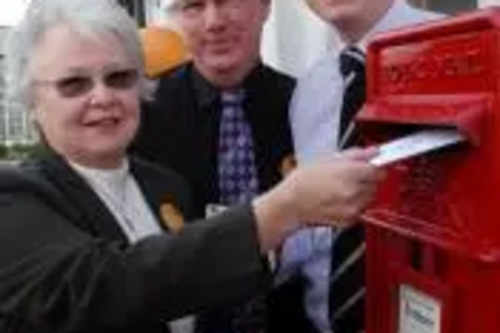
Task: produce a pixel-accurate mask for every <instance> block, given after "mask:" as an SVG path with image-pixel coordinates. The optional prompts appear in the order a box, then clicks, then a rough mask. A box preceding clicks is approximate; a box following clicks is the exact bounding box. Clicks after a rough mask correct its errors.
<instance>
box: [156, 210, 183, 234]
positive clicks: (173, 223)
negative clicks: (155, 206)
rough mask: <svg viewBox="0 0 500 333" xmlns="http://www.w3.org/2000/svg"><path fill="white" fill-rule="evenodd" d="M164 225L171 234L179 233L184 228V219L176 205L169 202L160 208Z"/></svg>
mask: <svg viewBox="0 0 500 333" xmlns="http://www.w3.org/2000/svg"><path fill="white" fill-rule="evenodd" d="M160 216H161V219H162V223H163V224H164V225H165V226H166V227H167V228H168V230H170V231H171V232H174V233H175V232H179V231H180V230H181V229H182V227H183V226H184V217H183V216H182V214H181V212H180V211H179V210H178V209H177V207H175V206H174V204H172V203H170V202H167V203H164V204H162V205H161V206H160Z"/></svg>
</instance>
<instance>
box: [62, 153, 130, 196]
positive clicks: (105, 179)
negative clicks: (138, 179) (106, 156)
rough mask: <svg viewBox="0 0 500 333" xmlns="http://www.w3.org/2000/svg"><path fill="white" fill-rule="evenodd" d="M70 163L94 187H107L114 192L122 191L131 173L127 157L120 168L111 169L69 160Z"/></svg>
mask: <svg viewBox="0 0 500 333" xmlns="http://www.w3.org/2000/svg"><path fill="white" fill-rule="evenodd" d="M68 163H69V165H70V166H71V167H72V168H73V170H75V171H76V172H77V173H78V174H79V175H80V176H82V177H83V178H84V179H86V180H87V181H88V182H89V183H90V185H91V186H92V187H94V186H98V187H105V188H108V189H109V190H111V191H113V192H120V191H121V190H122V189H123V188H124V186H125V183H126V181H127V178H128V177H129V175H130V166H129V162H128V160H127V159H125V160H124V161H123V163H122V165H120V166H119V167H118V168H116V169H109V170H103V169H94V168H89V167H86V166H83V165H81V164H78V163H75V162H72V161H68Z"/></svg>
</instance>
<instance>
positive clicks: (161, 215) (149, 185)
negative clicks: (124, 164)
mask: <svg viewBox="0 0 500 333" xmlns="http://www.w3.org/2000/svg"><path fill="white" fill-rule="evenodd" d="M130 172H131V173H132V175H133V176H134V178H135V180H136V182H137V184H138V186H139V189H140V191H141V193H142V195H143V197H144V199H145V201H146V203H147V205H148V207H149V209H150V211H151V212H153V215H154V217H155V220H156V222H157V223H158V225H159V226H160V228H161V229H163V230H164V231H166V232H176V231H179V230H180V229H181V228H182V227H183V226H184V215H183V214H184V213H185V207H182V204H181V203H180V202H179V199H180V198H179V197H178V194H179V193H178V190H179V189H178V188H176V185H175V181H174V179H169V178H168V176H167V174H162V175H159V174H158V171H157V170H155V169H154V168H152V167H151V165H148V164H147V163H145V162H141V161H140V160H138V159H135V158H133V157H131V158H130ZM181 211H182V212H181Z"/></svg>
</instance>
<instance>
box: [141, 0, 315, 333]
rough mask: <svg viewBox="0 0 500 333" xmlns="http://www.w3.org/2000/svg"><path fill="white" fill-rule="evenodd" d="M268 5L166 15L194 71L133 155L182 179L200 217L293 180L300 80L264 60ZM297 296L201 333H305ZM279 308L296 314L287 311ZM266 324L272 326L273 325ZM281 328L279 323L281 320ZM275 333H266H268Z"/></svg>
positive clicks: (179, 4) (149, 122)
mask: <svg viewBox="0 0 500 333" xmlns="http://www.w3.org/2000/svg"><path fill="white" fill-rule="evenodd" d="M270 6H271V3H270V0H223V1H221V0H175V1H174V2H173V3H172V4H171V5H170V7H169V8H168V13H169V14H170V15H171V18H172V20H173V22H174V23H175V24H176V25H177V26H178V27H179V28H180V31H181V32H182V34H183V37H184V40H185V43H186V47H187V49H188V53H189V54H190V55H191V61H189V62H188V63H186V64H183V65H181V66H179V67H177V68H174V69H173V70H170V71H168V72H166V73H164V74H163V75H161V76H160V79H159V82H158V84H159V85H158V88H157V90H156V93H155V98H154V101H153V102H152V103H151V104H149V105H147V106H146V110H145V111H144V112H143V119H142V126H141V130H140V133H139V136H138V138H137V140H136V143H135V148H134V149H135V151H136V152H137V153H138V154H139V155H141V156H142V157H145V158H147V159H151V160H153V161H155V162H159V163H161V164H163V165H168V166H169V167H172V168H174V169H175V170H176V171H178V172H179V173H181V174H182V175H183V176H184V177H185V178H186V179H187V180H188V181H189V183H190V185H191V187H192V189H193V190H194V206H195V207H194V208H195V212H196V214H197V215H198V216H206V215H210V214H213V213H217V212H219V211H221V210H223V209H224V208H225V207H227V206H228V205H234V204H241V203H245V202H248V201H250V200H251V199H252V198H253V197H255V196H256V195H257V194H259V193H262V192H263V191H265V190H267V189H269V188H270V187H271V186H273V185H274V184H276V183H277V182H278V181H280V180H281V179H282V178H283V177H284V175H285V174H286V172H287V171H288V170H289V165H290V164H291V161H292V159H293V157H292V143H291V136H290V129H289V124H288V107H289V100H290V97H291V94H292V90H293V88H294V80H293V79H291V78H290V77H288V76H286V75H284V74H281V73H278V72H276V71H275V70H273V69H271V68H269V67H268V66H266V65H264V64H263V63H262V62H261V59H260V56H259V50H260V43H261V35H262V29H263V25H264V22H265V21H266V19H267V17H268V14H269V11H270ZM292 290H293V291H296V290H297V289H296V288H295V286H293V287H291V285H288V286H287V287H286V288H285V287H283V289H280V292H279V293H280V294H282V295H283V297H284V298H281V297H269V299H268V300H266V298H268V297H267V295H261V296H260V297H258V298H257V299H256V300H253V301H250V302H249V304H244V305H241V306H235V305H229V306H228V307H227V308H225V309H221V310H220V311H214V312H212V313H210V314H202V315H200V316H198V318H197V327H198V329H199V331H201V332H203V333H236V332H244V333H258V332H264V331H268V330H266V327H269V326H274V325H275V323H276V324H277V325H278V323H279V325H286V326H287V327H280V328H274V329H272V330H273V331H276V332H285V331H286V332H288V333H291V332H301V333H302V332H305V331H306V330H305V329H304V328H303V326H302V324H301V323H300V322H299V321H297V318H299V317H300V311H299V310H297V309H300V304H301V302H300V301H298V300H295V299H293V297H295V296H293V295H301V293H300V292H297V293H292ZM280 300H283V301H282V303H287V304H289V305H290V306H289V309H287V310H286V311H284V310H283V311H284V312H285V313H286V317H281V316H280V315H279V314H278V315H274V314H272V313H271V314H270V315H269V307H268V306H267V305H268V304H267V303H268V302H267V301H270V302H272V303H273V306H272V307H270V309H271V311H274V310H276V311H278V312H279V311H280V310H282V307H281V305H280V304H281V301H280ZM266 317H267V318H266ZM274 319H276V321H275V320H274ZM270 330H271V329H269V331H270Z"/></svg>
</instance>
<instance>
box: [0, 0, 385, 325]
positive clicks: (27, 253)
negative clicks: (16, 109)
mask: <svg viewBox="0 0 500 333" xmlns="http://www.w3.org/2000/svg"><path fill="white" fill-rule="evenodd" d="M7 50H8V52H9V53H8V55H7V64H8V68H7V69H8V74H9V76H8V78H9V81H8V82H9V84H10V87H11V88H12V92H13V93H14V95H13V96H16V97H18V98H20V101H22V102H23V105H24V106H25V107H26V109H27V110H28V111H29V112H30V113H31V115H32V117H33V119H34V122H35V124H36V126H37V128H38V129H39V131H40V136H41V138H42V139H43V142H44V144H45V145H46V146H47V148H48V149H47V151H48V152H47V155H46V156H45V157H43V158H40V159H37V160H35V161H31V162H28V163H26V164H24V165H23V166H22V167H20V168H17V169H12V170H8V171H3V172H2V173H1V174H0V216H1V217H2V218H1V223H0V331H1V332H16V333H18V332H93V333H94V332H148V333H151V332H162V331H164V330H166V329H167V325H166V324H165V322H164V320H170V319H174V318H178V317H180V316H182V315H185V314H188V313H191V312H193V311H197V310H200V309H203V308H207V307H209V306H213V305H216V304H221V303H224V302H233V301H241V300H242V299H244V298H245V297H248V296H251V295H252V294H254V293H256V292H260V291H262V289H264V288H266V287H267V286H268V284H269V280H270V279H269V267H268V261H267V259H266V258H267V256H266V254H267V253H268V251H270V250H272V249H273V248H275V247H276V246H278V245H279V244H280V243H281V242H282V241H283V239H284V238H285V237H286V235H287V234H289V233H290V232H293V231H294V230H296V229H298V228H300V227H302V226H304V223H303V222H300V221H315V220H318V221H332V220H337V221H340V220H343V221H349V220H352V219H353V218H355V217H356V216H357V215H358V214H359V213H360V212H361V211H362V210H363V208H364V207H366V205H367V204H368V202H369V200H370V199H371V197H372V196H373V193H374V190H375V186H376V183H377V181H378V180H379V179H380V172H379V171H378V170H376V169H375V168H374V167H372V166H370V165H369V163H367V160H368V159H369V158H371V157H372V156H373V155H374V152H372V151H357V152H351V153H349V154H347V155H345V156H341V157H336V158H326V159H325V160H322V161H319V162H317V163H316V164H312V165H310V166H308V167H307V168H301V169H298V170H296V171H294V172H292V173H291V175H290V176H289V177H287V178H286V179H285V180H284V181H283V182H282V183H281V184H280V185H278V186H277V187H276V188H274V189H273V190H271V191H270V192H268V193H266V194H264V195H262V196H260V197H258V198H256V199H255V200H254V201H253V202H252V204H251V205H247V206H240V207H234V208H231V209H229V210H227V211H225V212H223V213H221V214H219V215H216V216H214V217H213V218H212V219H211V220H210V221H208V222H207V223H199V224H197V223H193V224H189V225H187V226H185V227H184V228H182V227H183V218H182V215H184V216H186V215H188V211H187V209H188V208H187V206H188V204H187V200H188V199H187V189H186V188H185V186H184V184H183V181H182V180H181V179H179V178H178V177H177V176H176V175H174V174H173V173H172V172H170V171H168V170H163V169H160V168H157V167H155V166H153V165H150V164H147V163H145V162H142V161H139V160H135V159H133V158H128V157H127V155H126V149H127V146H128V144H129V142H130V140H131V139H132V138H133V136H134V134H135V132H136V129H137V127H138V118H139V117H138V116H139V102H138V100H139V93H140V91H141V77H142V55H141V51H140V50H141V47H140V44H139V39H138V35H137V30H136V26H135V25H134V23H133V21H132V20H131V19H130V18H129V17H128V16H127V14H126V13H125V11H124V10H123V9H122V8H121V7H119V6H118V5H117V4H116V3H115V2H114V1H113V0H98V1H97V0H96V1H93V0H33V1H32V2H31V5H30V8H29V10H28V12H27V14H26V17H25V18H24V20H23V21H22V22H21V23H20V25H19V26H18V27H17V29H16V30H15V32H14V34H13V38H12V39H11V41H10V44H9V45H8V47H7ZM200 167H203V166H200ZM181 228H182V229H181ZM162 231H165V232H162Z"/></svg>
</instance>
